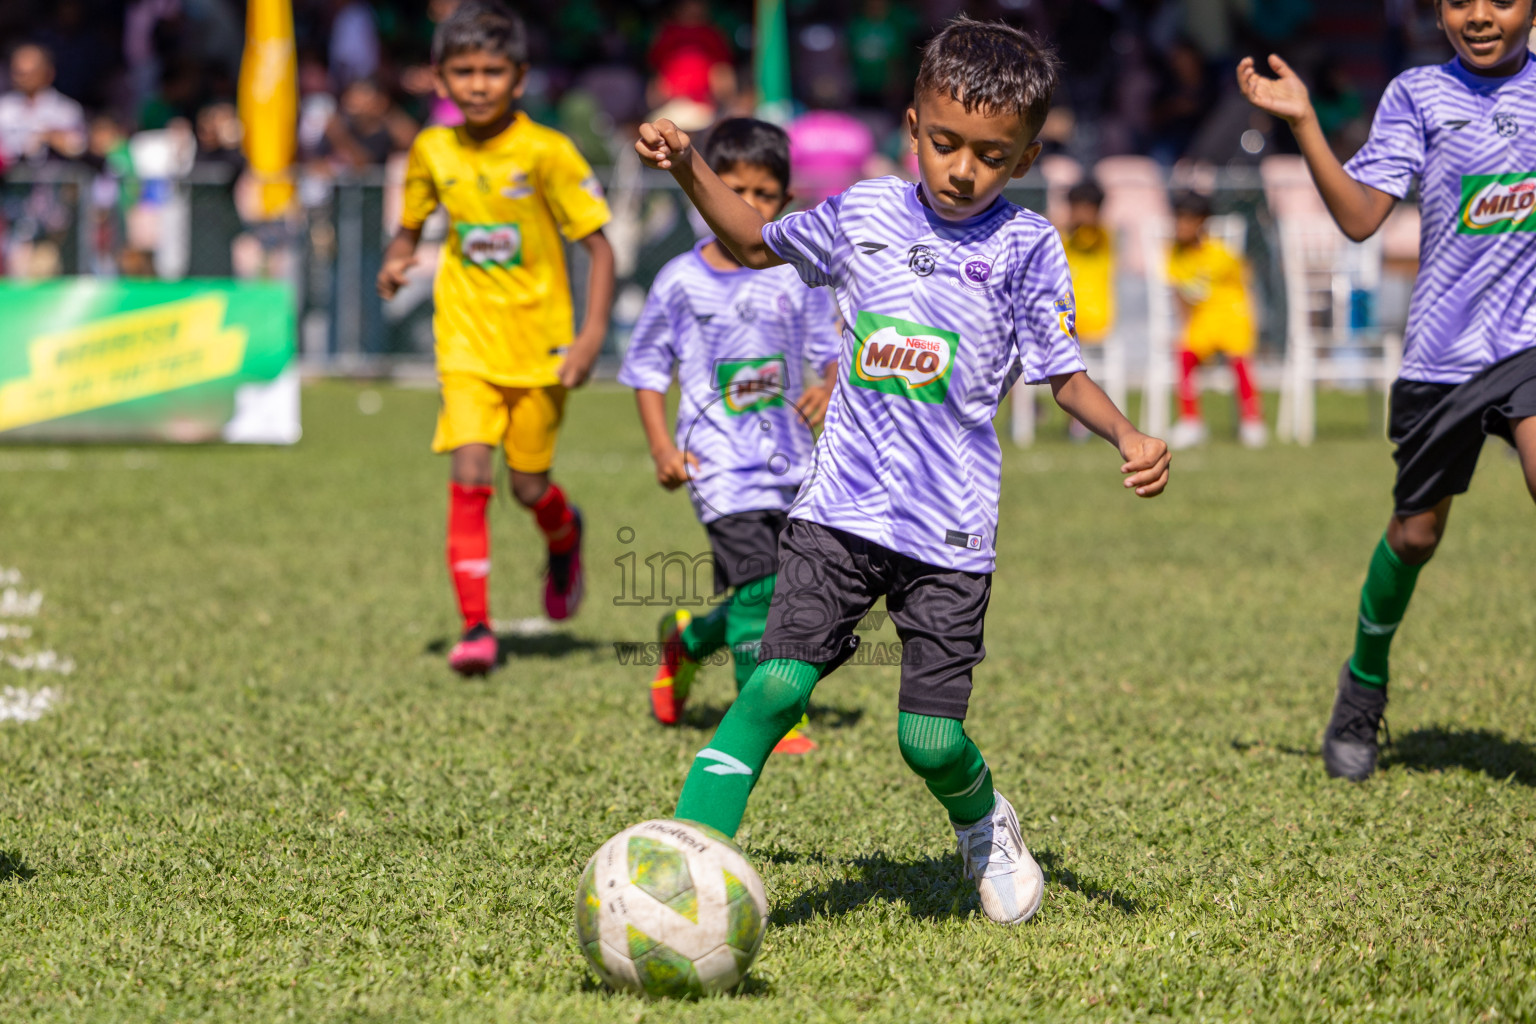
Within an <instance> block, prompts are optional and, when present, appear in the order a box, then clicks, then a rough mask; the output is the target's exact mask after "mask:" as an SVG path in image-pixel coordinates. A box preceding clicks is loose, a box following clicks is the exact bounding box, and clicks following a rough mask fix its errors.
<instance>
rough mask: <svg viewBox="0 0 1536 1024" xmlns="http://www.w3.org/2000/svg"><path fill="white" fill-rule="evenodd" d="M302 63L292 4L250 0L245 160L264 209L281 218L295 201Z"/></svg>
mask: <svg viewBox="0 0 1536 1024" xmlns="http://www.w3.org/2000/svg"><path fill="white" fill-rule="evenodd" d="M298 78H299V71H298V61H297V58H296V56H295V53H294V43H293V7H292V5H291V3H290V2H289V0H250V2H249V4H248V6H247V7H246V11H245V53H244V54H243V55H242V57H241V60H240V121H241V123H242V124H243V125H244V126H245V156H246V159H247V160H249V161H250V164H251V173H252V174H253V175H255V177H256V180H257V181H259V182H260V183H261V208H262V212H263V214H264V215H265V216H267V217H269V218H277V217H281V216H282V215H283V214H284V213H285V212H286V211H287V209H288V207H289V205H290V204H291V203H292V202H293V174H292V171H293V154H294V148H295V146H296V144H297V133H298V123H299V92H298Z"/></svg>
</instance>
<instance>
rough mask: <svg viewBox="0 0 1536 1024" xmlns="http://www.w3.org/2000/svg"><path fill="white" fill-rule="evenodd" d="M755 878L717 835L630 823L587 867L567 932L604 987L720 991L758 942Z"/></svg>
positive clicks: (736, 977)
mask: <svg viewBox="0 0 1536 1024" xmlns="http://www.w3.org/2000/svg"><path fill="white" fill-rule="evenodd" d="M767 923H768V900H767V897H766V895H765V894H764V892H763V880H762V879H761V878H759V877H758V875H757V872H756V871H754V870H753V869H752V865H751V864H749V863H747V858H746V856H745V855H744V854H743V853H742V852H741V849H740V848H739V847H738V846H737V845H736V844H735V843H733V842H731V841H730V839H729V838H727V837H726V836H725V835H724V834H723V833H720V832H717V831H716V830H715V829H712V828H710V827H709V826H708V825H701V824H699V823H698V822H693V821H680V820H677V819H669V818H659V819H657V820H655V821H643V822H641V823H640V824H638V825H632V826H630V827H629V828H627V829H625V830H624V831H622V832H620V833H619V834H618V835H616V836H614V837H613V838H612V839H610V840H608V841H607V842H606V843H604V844H603V845H602V847H601V848H600V849H599V850H598V851H597V852H596V853H595V854H593V855H592V859H591V860H589V861H587V867H586V870H585V871H583V872H582V873H581V882H580V883H579V884H578V885H577V886H576V936H577V939H578V940H579V941H580V942H581V951H582V952H583V953H585V954H586V955H587V960H588V962H590V963H591V964H592V969H593V970H595V971H596V972H597V976H598V977H599V978H601V979H602V980H603V981H604V982H605V983H606V984H607V985H608V986H609V987H610V988H615V989H628V990H630V991H632V992H641V993H644V994H645V995H647V996H653V997H656V996H672V997H686V996H697V995H703V994H704V993H707V992H723V991H725V990H727V989H730V988H732V987H734V986H735V985H736V984H737V983H739V982H740V981H741V979H742V978H744V977H746V974H747V970H748V968H750V967H751V966H752V961H753V960H754V959H756V957H757V951H758V950H759V949H760V948H761V947H762V944H763V931H764V930H765V928H766V927H767Z"/></svg>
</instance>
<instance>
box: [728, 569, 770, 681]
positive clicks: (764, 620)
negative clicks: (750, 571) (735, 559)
mask: <svg viewBox="0 0 1536 1024" xmlns="http://www.w3.org/2000/svg"><path fill="white" fill-rule="evenodd" d="M777 579H778V577H777V576H764V577H763V578H762V579H756V580H753V581H752V582H751V583H744V584H742V585H741V586H739V587H737V588H736V593H734V594H732V595H731V600H730V602H729V603H728V604H727V605H726V608H727V612H726V617H725V639H726V643H728V644H729V645H730V648H731V661H732V663H733V665H734V666H735V669H736V692H737V693H738V694H739V693H741V691H742V689H743V688H744V687H745V686H746V685H747V681H748V680H750V679H751V678H752V673H753V672H755V671H756V670H757V648H758V645H759V644H760V643H762V640H763V630H764V629H766V628H767V626H768V606H769V604H771V603H772V601H773V584H774V582H775V581H776V580H777Z"/></svg>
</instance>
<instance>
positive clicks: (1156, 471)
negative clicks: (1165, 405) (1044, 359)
mask: <svg viewBox="0 0 1536 1024" xmlns="http://www.w3.org/2000/svg"><path fill="white" fill-rule="evenodd" d="M1051 393H1052V394H1053V395H1055V397H1056V404H1057V405H1059V406H1061V407H1062V408H1063V409H1065V410H1066V411H1067V413H1068V414H1070V415H1071V416H1072V417H1073V418H1074V419H1076V420H1077V421H1078V422H1079V423H1081V424H1082V425H1083V426H1085V427H1087V428H1088V429H1089V430H1091V431H1093V432H1094V433H1095V434H1098V435H1099V436H1100V437H1102V438H1103V439H1104V440H1106V441H1108V442H1109V443H1110V444H1112V445H1114V446H1115V447H1116V448H1118V449H1119V450H1120V457H1121V458H1122V459H1124V460H1125V462H1124V464H1122V465H1121V467H1120V472H1122V473H1124V474H1126V477H1125V486H1127V487H1134V488H1136V493H1137V494H1138V495H1140V496H1141V497H1143V498H1155V497H1157V496H1158V495H1159V494H1162V493H1163V488H1164V487H1167V486H1168V466H1169V463H1170V462H1171V461H1172V459H1171V458H1170V456H1169V455H1168V446H1167V445H1166V444H1164V443H1163V442H1162V441H1161V440H1159V439H1158V438H1155V437H1151V436H1149V435H1147V434H1143V433H1142V432H1141V431H1139V430H1137V429H1136V428H1135V427H1134V426H1132V425H1131V421H1130V420H1128V419H1126V418H1125V416H1124V415H1123V414H1122V413H1121V412H1120V410H1119V409H1116V408H1115V403H1114V402H1111V401H1110V400H1109V396H1108V395H1106V394H1105V393H1104V392H1103V391H1102V390H1100V388H1099V386H1098V385H1097V384H1095V383H1094V382H1093V381H1092V380H1089V379H1088V375H1087V374H1086V373H1083V372H1082V371H1081V370H1079V371H1078V372H1076V373H1062V374H1058V375H1057V376H1055V377H1052V378H1051Z"/></svg>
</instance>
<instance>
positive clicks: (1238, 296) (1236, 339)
mask: <svg viewBox="0 0 1536 1024" xmlns="http://www.w3.org/2000/svg"><path fill="white" fill-rule="evenodd" d="M1210 216H1211V201H1210V200H1209V199H1207V198H1206V197H1205V196H1203V195H1200V194H1199V193H1198V192H1184V193H1181V194H1179V195H1177V196H1175V197H1174V201H1173V247H1172V248H1171V249H1170V250H1169V252H1168V282H1169V284H1171V285H1172V286H1173V290H1174V294H1175V295H1176V296H1177V297H1178V300H1179V309H1180V312H1181V313H1182V314H1183V320H1184V343H1183V347H1182V351H1181V352H1180V353H1179V360H1180V371H1181V372H1180V374H1179V422H1177V423H1175V424H1174V426H1173V431H1172V433H1171V434H1170V435H1169V437H1168V444H1169V447H1172V448H1191V447H1194V446H1195V445H1197V444H1201V443H1203V442H1204V441H1205V439H1206V436H1207V431H1206V429H1205V421H1204V420H1203V419H1202V418H1201V416H1200V390H1199V386H1198V384H1197V382H1196V380H1195V371H1196V370H1197V369H1199V367H1200V364H1201V363H1203V362H1206V361H1207V360H1209V359H1210V358H1211V357H1212V356H1214V355H1216V354H1217V353H1218V352H1219V353H1221V354H1223V355H1224V356H1226V359H1227V365H1229V366H1230V367H1232V376H1233V377H1235V378H1236V380H1237V400H1238V415H1239V417H1240V423H1239V425H1238V439H1239V440H1241V441H1242V443H1243V444H1244V445H1246V446H1248V447H1249V448H1262V447H1263V446H1264V443H1265V441H1266V440H1268V435H1267V432H1266V430H1265V428H1264V410H1263V408H1262V406H1261V405H1260V404H1259V392H1258V389H1256V388H1255V387H1254V385H1253V368H1252V364H1251V362H1250V357H1252V355H1253V348H1254V327H1253V304H1252V303H1251V302H1250V301H1249V298H1248V265H1247V263H1245V262H1244V261H1243V258H1242V257H1241V256H1239V255H1238V254H1237V253H1235V252H1233V251H1232V250H1231V249H1229V248H1227V247H1226V246H1225V245H1223V244H1222V243H1221V242H1219V241H1217V240H1216V239H1214V238H1209V237H1207V236H1206V233H1205V222H1206V221H1207V220H1209V219H1210Z"/></svg>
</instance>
